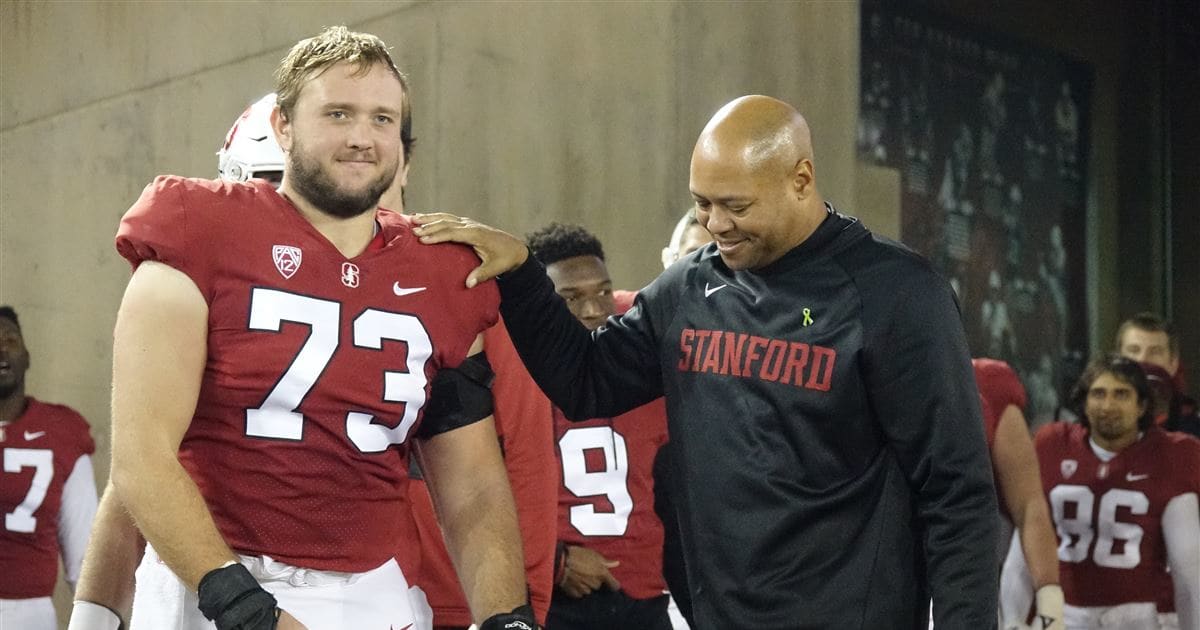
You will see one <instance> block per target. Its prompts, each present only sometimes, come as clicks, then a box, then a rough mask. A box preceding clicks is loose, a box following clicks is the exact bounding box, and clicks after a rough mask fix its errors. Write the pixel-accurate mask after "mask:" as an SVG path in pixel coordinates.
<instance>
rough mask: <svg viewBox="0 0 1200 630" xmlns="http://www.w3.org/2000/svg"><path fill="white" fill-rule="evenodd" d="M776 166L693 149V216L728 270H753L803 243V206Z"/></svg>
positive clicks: (789, 180)
mask: <svg viewBox="0 0 1200 630" xmlns="http://www.w3.org/2000/svg"><path fill="white" fill-rule="evenodd" d="M778 166H779V165H778V164H776V163H774V162H768V163H766V164H752V163H747V160H744V159H742V158H741V157H740V156H736V155H735V156H733V157H728V156H725V155H722V154H721V152H709V151H699V150H697V153H695V154H693V156H692V169H691V182H690V187H691V191H692V197H693V198H694V199H695V200H696V218H697V219H698V220H699V221H700V224H701V225H703V226H704V227H705V228H707V230H708V232H709V233H710V234H711V235H712V239H713V240H714V241H716V243H717V251H718V252H720V254H721V260H723V261H724V262H725V264H726V265H727V266H728V267H729V268H730V269H759V268H761V267H764V266H766V265H769V264H771V263H773V262H775V261H776V260H779V258H780V257H781V256H783V255H784V254H785V253H787V252H788V251H789V250H791V249H792V248H793V247H795V246H796V245H797V244H799V243H800V242H801V241H802V240H803V237H804V231H805V226H806V222H805V220H804V210H803V206H802V205H801V204H800V203H798V200H797V199H796V197H795V196H794V195H793V194H792V192H793V186H792V178H791V177H790V175H791V173H790V170H789V169H780V168H778Z"/></svg>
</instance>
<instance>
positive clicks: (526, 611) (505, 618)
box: [479, 604, 539, 630]
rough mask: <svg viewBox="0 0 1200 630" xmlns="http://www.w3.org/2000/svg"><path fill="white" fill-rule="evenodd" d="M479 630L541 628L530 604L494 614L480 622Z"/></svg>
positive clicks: (528, 629) (531, 629)
mask: <svg viewBox="0 0 1200 630" xmlns="http://www.w3.org/2000/svg"><path fill="white" fill-rule="evenodd" d="M479 630H539V629H538V625H537V621H536V620H534V618H533V608H531V607H530V606H529V604H525V605H523V606H517V607H516V608H514V609H513V610H512V612H510V613H507V614H502V615H492V616H491V617H488V618H487V619H484V620H483V623H481V624H479Z"/></svg>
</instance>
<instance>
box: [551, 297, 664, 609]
mask: <svg viewBox="0 0 1200 630" xmlns="http://www.w3.org/2000/svg"><path fill="white" fill-rule="evenodd" d="M636 295H637V294H636V293H635V292H632V291H617V292H614V296H613V297H614V301H615V302H616V308H617V312H618V313H623V312H625V311H627V310H629V308H630V307H631V306H632V305H633V299H634V297H636ZM554 437H555V450H556V454H557V456H558V462H559V464H560V466H561V472H562V486H561V487H560V488H559V490H558V538H559V540H561V541H562V542H565V543H567V544H568V545H579V546H582V547H587V548H589V549H592V550H593V551H595V552H597V553H599V554H600V555H602V556H604V557H605V558H607V559H609V560H616V561H619V562H620V563H621V564H620V565H619V566H617V567H615V568H613V569H611V573H612V574H613V577H615V578H616V579H617V581H619V582H620V583H621V590H622V591H624V593H625V594H626V595H628V596H629V597H632V598H634V599H649V598H651V597H658V596H660V595H662V594H663V593H664V592H665V591H666V588H667V586H666V581H665V580H664V579H663V570H662V550H663V526H662V521H660V520H659V518H658V514H656V513H655V511H654V474H653V473H654V458H655V457H656V456H657V455H658V451H659V449H660V448H662V447H663V445H665V444H666V443H667V408H666V404H665V403H664V402H663V399H661V398H659V399H658V400H655V401H652V402H650V403H647V404H645V405H642V406H641V407H638V408H636V409H633V410H631V411H628V412H626V413H624V414H621V415H619V416H617V417H615V418H593V419H591V420H586V421H583V422H572V421H570V420H567V419H566V418H565V417H564V416H563V414H562V412H560V411H559V410H558V409H554Z"/></svg>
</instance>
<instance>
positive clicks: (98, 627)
mask: <svg viewBox="0 0 1200 630" xmlns="http://www.w3.org/2000/svg"><path fill="white" fill-rule="evenodd" d="M67 630H125V625H124V624H123V623H122V622H121V616H120V615H118V614H117V613H116V612H115V611H113V610H112V609H111V608H109V607H107V606H101V605H100V604H96V603H93V602H86V601H83V600H77V601H76V602H75V605H74V606H72V607H71V623H70V624H69V625H68V626H67Z"/></svg>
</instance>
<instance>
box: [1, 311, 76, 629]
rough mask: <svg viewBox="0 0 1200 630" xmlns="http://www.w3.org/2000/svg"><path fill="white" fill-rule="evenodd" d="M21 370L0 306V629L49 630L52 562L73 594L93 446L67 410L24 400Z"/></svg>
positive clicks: (15, 333) (11, 315) (12, 330)
mask: <svg viewBox="0 0 1200 630" xmlns="http://www.w3.org/2000/svg"><path fill="white" fill-rule="evenodd" d="M29 363H30V361H29V349H28V348H27V347H26V346H25V338H24V336H23V335H22V334H21V324H20V322H19V320H18V319H17V312H16V311H15V310H13V308H12V307H11V306H0V460H3V464H4V470H3V471H2V472H0V512H2V513H3V515H4V523H3V529H0V628H3V629H5V630H7V629H9V628H13V629H16V628H20V629H21V630H57V628H58V620H57V618H56V615H55V612H54V604H53V602H52V601H51V596H52V595H53V594H54V586H55V584H56V583H57V582H58V564H59V558H60V557H61V558H62V566H63V569H64V572H65V577H66V580H67V585H68V586H70V587H71V589H72V590H74V588H75V582H76V581H77V580H78V579H79V566H80V564H81V563H82V562H83V553H84V549H86V548H87V541H88V532H89V531H90V530H91V525H92V517H93V516H94V515H95V513H96V480H95V476H94V473H93V471H92V453H93V452H95V450H96V446H95V444H94V443H93V442H92V435H91V431H90V428H89V427H88V424H87V422H86V421H84V419H83V417H82V416H80V415H79V413H77V412H76V411H75V410H74V409H71V408H70V407H67V406H65V405H55V404H52V403H47V402H42V401H40V400H38V399H36V398H34V397H32V396H27V395H26V394H25V373H26V371H28V370H29Z"/></svg>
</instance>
